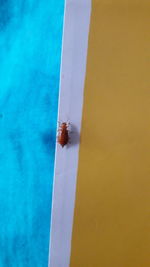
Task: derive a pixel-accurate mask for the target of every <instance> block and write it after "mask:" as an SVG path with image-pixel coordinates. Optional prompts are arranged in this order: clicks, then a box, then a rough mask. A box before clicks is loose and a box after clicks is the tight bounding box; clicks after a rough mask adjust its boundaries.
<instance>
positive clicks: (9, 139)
mask: <svg viewBox="0 0 150 267" xmlns="http://www.w3.org/2000/svg"><path fill="white" fill-rule="evenodd" d="M63 13H64V0H58V1H56V0H26V1H24V0H0V267H1V266H3V267H5V266H6V267H46V266H47V265H48V247H49V228H50V209H51V193H52V182H53V169H54V153H55V140H56V138H55V136H56V120H57V105H58V91H59V74H60V55H61V40H62V27H63Z"/></svg>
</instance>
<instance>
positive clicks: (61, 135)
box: [57, 122, 69, 147]
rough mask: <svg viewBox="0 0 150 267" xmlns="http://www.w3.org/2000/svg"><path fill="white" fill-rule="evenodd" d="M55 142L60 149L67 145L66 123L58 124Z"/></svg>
mask: <svg viewBox="0 0 150 267" xmlns="http://www.w3.org/2000/svg"><path fill="white" fill-rule="evenodd" d="M57 141H58V143H59V144H60V145H61V146H62V147H64V146H65V145H67V144H68V142H69V130H68V123H66V122H63V123H61V124H60V126H59V129H58V137H57Z"/></svg>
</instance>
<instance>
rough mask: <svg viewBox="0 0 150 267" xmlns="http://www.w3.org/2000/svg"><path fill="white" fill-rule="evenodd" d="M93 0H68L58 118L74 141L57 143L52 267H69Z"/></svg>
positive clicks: (51, 239) (51, 240)
mask: <svg viewBox="0 0 150 267" xmlns="http://www.w3.org/2000/svg"><path fill="white" fill-rule="evenodd" d="M90 14H91V0H66V5H65V22H64V34H63V49H62V65H61V78H60V96H59V112H58V120H60V121H64V122H66V121H69V122H70V123H71V130H72V131H73V133H72V134H70V135H71V144H70V145H69V146H66V147H64V148H62V147H61V146H60V145H59V144H57V145H56V157H55V174H54V189H53V201H52V219H51V232H50V253H49V254H50V256H49V267H68V266H69V263H70V252H71V237H72V225H73V214H74V204H75V191H76V177H77V169H78V151H79V133H80V128H81V118H82V105H83V92H84V80H85V73H86V58H87V48H88V34H89V25H90Z"/></svg>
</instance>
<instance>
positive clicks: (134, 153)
mask: <svg viewBox="0 0 150 267" xmlns="http://www.w3.org/2000/svg"><path fill="white" fill-rule="evenodd" d="M70 266H71V267H150V1H144V0H137V1H135V0H134V1H132V0H128V1H127V0H126V1H125V0H118V1H117V0H103V1H101V0H94V1H93V11H92V21H91V31H90V39H89V52H88V64H87V77H86V85H85V102H84V110H83V124H82V134H81V147H80V162H79V173H78V184H77V199H76V207H75V219H74V228H73V240H72V255H71V265H70Z"/></svg>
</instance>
